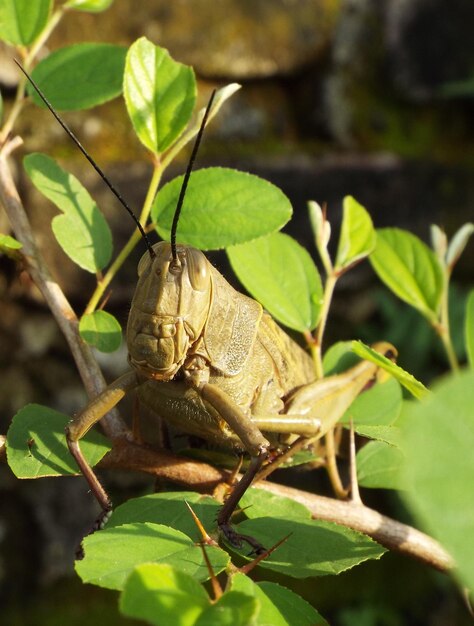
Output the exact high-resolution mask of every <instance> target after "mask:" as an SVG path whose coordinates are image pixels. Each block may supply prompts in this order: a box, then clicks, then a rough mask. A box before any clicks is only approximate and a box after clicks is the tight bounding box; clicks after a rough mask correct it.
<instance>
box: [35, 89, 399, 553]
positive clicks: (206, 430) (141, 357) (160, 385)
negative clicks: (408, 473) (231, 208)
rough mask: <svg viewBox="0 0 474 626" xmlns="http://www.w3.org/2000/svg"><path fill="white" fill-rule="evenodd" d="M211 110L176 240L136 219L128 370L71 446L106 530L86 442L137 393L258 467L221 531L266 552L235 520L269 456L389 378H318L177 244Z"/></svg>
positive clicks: (95, 403) (293, 348) (276, 331)
mask: <svg viewBox="0 0 474 626" xmlns="http://www.w3.org/2000/svg"><path fill="white" fill-rule="evenodd" d="M30 80H31V79H30ZM31 82H32V84H33V86H34V87H35V88H36V89H37V91H38V93H39V95H40V96H41V97H42V98H43V100H44V101H45V103H46V105H47V106H48V107H49V108H50V109H51V106H50V105H49V103H48V102H47V100H46V99H45V97H44V96H43V94H42V93H41V91H40V90H39V89H38V88H37V86H36V85H35V84H34V82H33V81H31ZM211 105H212V98H211V100H210V102H209V104H208V107H207V109H206V113H205V115H204V118H203V121H202V124H201V128H200V130H199V132H198V135H197V138H196V142H195V145H194V148H193V153H192V156H191V159H190V163H189V165H188V168H187V171H186V175H185V178H184V181H183V185H182V189H181V192H180V198H179V200H178V205H177V209H176V213H175V217H174V222H173V227H172V230H171V243H167V242H163V241H162V242H159V243H156V244H154V245H151V244H150V243H149V241H148V239H147V236H146V234H145V233H144V232H143V228H142V227H141V226H140V225H139V223H138V220H136V218H134V219H135V222H136V223H137V225H138V227H139V228H140V230H141V232H142V235H143V237H144V239H145V243H146V244H147V248H148V250H147V252H145V254H144V255H143V256H142V258H141V260H140V262H139V264H138V283H137V287H136V290H135V295H134V296H133V300H132V305H131V310H130V314H129V318H128V324H127V331H126V338H127V346H128V353H129V363H130V366H131V369H130V371H128V372H127V373H125V374H123V375H122V376H120V377H119V378H118V379H117V380H116V381H114V382H113V383H111V384H110V385H109V386H108V387H107V388H106V389H105V390H104V391H103V392H102V393H101V394H99V395H98V396H97V397H96V398H95V399H93V400H92V401H91V402H90V403H89V404H88V405H87V406H86V407H85V408H84V409H83V410H82V411H81V412H80V413H78V414H77V415H76V416H75V417H74V418H73V419H72V421H71V422H70V424H69V425H68V427H67V429H66V439H67V444H68V447H69V449H70V451H71V453H72V455H73V456H74V458H75V460H76V462H77V464H78V466H79V468H80V469H81V471H82V473H83V474H84V476H85V478H86V479H87V481H88V483H89V485H90V487H91V490H92V491H93V493H94V495H95V496H96V498H97V500H98V502H99V504H100V505H101V507H102V509H103V515H102V516H101V518H100V521H98V522H97V524H98V526H101V525H102V524H103V523H104V521H105V520H106V518H107V516H108V515H109V513H110V511H111V509H112V503H111V501H110V499H109V497H108V495H107V493H106V491H105V490H104V488H103V487H102V485H101V483H100V482H99V480H98V478H97V477H96V475H95V474H94V472H93V470H92V469H91V467H90V466H89V465H88V463H87V461H86V460H85V458H84V457H83V455H82V452H81V449H80V447H79V441H80V440H81V438H82V437H83V436H84V435H85V434H86V432H87V431H88V430H89V429H90V428H91V427H92V426H93V425H94V424H96V423H97V422H98V421H99V420H100V419H101V418H102V417H103V416H104V415H105V414H106V413H107V412H108V411H109V410H111V409H112V408H113V407H114V406H115V405H116V404H117V403H118V402H119V401H120V400H121V399H122V398H123V397H124V396H125V395H126V394H128V393H130V392H132V391H134V392H135V393H136V394H137V396H138V399H139V401H140V403H142V404H144V405H145V406H147V407H148V408H149V409H150V410H151V411H152V412H153V413H155V414H156V415H157V416H159V417H160V418H162V419H163V420H165V422H167V423H170V424H172V425H173V426H175V427H176V428H177V429H179V430H180V431H182V432H184V433H187V434H190V435H198V436H199V437H202V438H204V439H207V440H208V441H211V442H213V443H216V444H219V445H221V446H225V447H230V448H233V449H237V450H240V451H245V452H246V453H248V454H249V456H250V464H249V466H248V469H247V470H246V471H245V473H244V474H243V476H242V478H241V479H240V481H239V482H238V483H237V484H236V485H235V486H234V487H233V489H232V491H231V493H230V495H229V497H228V498H227V499H226V501H225V503H224V505H223V506H222V508H221V509H220V512H219V514H218V518H217V526H218V528H219V529H220V531H221V532H222V533H223V534H224V536H225V537H226V538H227V540H228V541H229V542H230V543H231V544H232V545H234V546H236V547H240V546H241V545H242V542H244V541H245V542H246V543H248V544H249V545H250V546H251V547H252V548H253V550H254V551H256V552H261V551H262V550H263V548H262V546H261V545H260V544H259V543H258V541H256V540H255V539H254V538H252V537H249V536H246V535H240V534H239V533H237V532H236V531H235V530H234V529H233V527H232V525H231V523H230V519H231V515H232V513H233V512H234V510H235V509H236V507H237V505H238V502H239V500H240V498H241V497H242V495H243V494H244V492H245V491H246V489H247V488H248V487H249V486H250V484H251V483H252V482H253V480H254V478H255V477H256V476H257V474H258V472H259V471H260V470H261V468H262V466H263V465H264V463H265V461H266V460H267V458H268V456H269V454H270V452H275V453H277V454H278V453H282V452H283V451H285V450H287V449H288V446H289V445H290V444H291V443H292V442H294V441H295V439H297V438H299V440H300V441H301V440H302V439H303V440H304V441H308V442H309V441H313V440H317V439H319V438H321V437H323V436H324V435H325V434H326V433H327V432H328V431H329V430H330V429H332V428H333V427H334V426H335V425H336V424H337V422H338V421H339V420H340V418H341V417H342V415H343V414H344V413H345V411H346V410H347V409H348V407H349V406H350V405H351V403H352V401H353V400H354V399H355V398H356V397H357V395H358V394H359V393H360V392H361V391H362V390H363V389H364V388H366V387H367V386H368V385H370V384H371V383H372V382H373V381H375V380H377V378H378V377H379V373H380V372H379V369H378V368H377V366H376V365H374V364H373V363H370V362H368V361H362V362H360V363H359V364H357V365H355V366H354V367H352V368H351V369H349V370H348V371H346V372H344V373H343V374H338V375H334V376H330V377H327V378H324V379H319V380H317V379H316V377H315V371H314V365H313V362H312V359H311V358H310V356H309V355H308V354H307V352H306V351H305V350H303V349H302V348H301V347H300V346H299V345H298V344H297V343H296V342H294V341H293V340H292V339H291V338H290V337H289V336H288V335H287V334H286V333H285V332H284V331H283V330H282V329H281V328H280V327H279V326H278V325H277V324H276V323H275V322H274V320H273V319H272V317H271V316H270V315H269V314H268V313H267V312H266V311H264V310H263V307H262V306H261V305H260V304H259V303H258V302H257V301H255V300H253V299H252V298H250V297H247V296H245V295H243V294H241V293H239V292H238V291H236V290H235V289H233V288H232V287H231V286H230V285H229V283H228V282H227V281H226V280H225V278H224V277H223V276H222V275H221V274H220V273H219V272H218V271H217V270H216V269H215V268H214V267H213V266H212V265H211V263H210V262H209V261H208V260H207V258H206V256H205V255H204V254H203V253H202V252H201V251H200V250H197V249H195V248H192V247H190V246H186V245H178V244H176V232H177V226H178V219H179V212H180V209H181V206H182V203H183V199H184V195H185V190H186V185H187V182H188V180H189V177H190V175H191V169H192V165H193V162H194V159H195V156H196V153H197V148H198V145H199V142H200V139H201V136H202V132H203V130H204V127H205V125H206V121H207V117H208V114H209V111H210V108H211ZM51 110H52V109H51ZM52 112H53V114H54V115H55V117H56V118H57V119H58V121H60V123H61V124H62V125H63V127H65V124H64V122H62V120H61V119H60V118H59V117H58V116H57V114H56V112H55V111H53V110H52ZM65 129H66V130H67V132H68V133H69V134H70V136H71V137H72V138H73V140H74V141H76V142H78V140H77V139H76V138H75V136H74V135H72V132H71V131H70V130H69V129H67V127H65ZM79 147H80V149H81V150H82V151H83V152H84V150H83V148H82V146H81V145H80V144H79ZM86 156H87V158H88V159H89V161H91V158H90V157H89V155H87V154H86ZM91 162H92V161H91ZM92 163H93V165H94V167H95V168H96V170H97V171H98V172H99V174H101V176H102V177H103V178H104V176H103V174H102V173H101V171H100V169H99V168H98V166H97V165H96V164H95V162H92ZM106 182H107V184H109V186H110V187H111V185H110V183H108V181H107V180H106ZM112 191H114V189H113V188H112ZM114 193H115V191H114ZM119 199H121V198H119ZM122 203H123V202H122ZM125 206H126V208H127V210H129V209H128V206H127V205H126V203H125ZM132 215H133V214H132ZM374 348H375V349H376V350H378V351H379V352H381V353H382V354H384V355H386V356H389V357H393V356H394V355H395V354H396V351H395V349H394V348H393V346H391V345H390V344H388V343H383V342H382V343H379V344H376V345H375V346H374ZM277 464H278V462H275V466H276V465H277Z"/></svg>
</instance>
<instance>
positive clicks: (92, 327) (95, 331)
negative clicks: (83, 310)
mask: <svg viewBox="0 0 474 626" xmlns="http://www.w3.org/2000/svg"><path fill="white" fill-rule="evenodd" d="M79 334H80V335H81V337H82V339H83V340H84V341H85V342H86V343H88V344H89V345H91V346H94V347H96V348H97V350H100V351H101V352H114V351H115V350H117V349H118V348H119V347H120V344H121V343H122V328H121V326H120V324H119V323H118V321H117V319H116V318H115V317H114V316H113V315H111V314H110V313H107V312H106V311H94V312H93V313H87V314H85V315H83V316H82V317H81V319H80V322H79Z"/></svg>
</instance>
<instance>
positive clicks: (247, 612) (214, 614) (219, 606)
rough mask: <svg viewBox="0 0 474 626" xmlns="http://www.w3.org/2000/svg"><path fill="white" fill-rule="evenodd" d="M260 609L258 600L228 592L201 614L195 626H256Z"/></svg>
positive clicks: (237, 592)
mask: <svg viewBox="0 0 474 626" xmlns="http://www.w3.org/2000/svg"><path fill="white" fill-rule="evenodd" d="M259 608H260V607H259V603H258V600H257V599H256V598H253V597H252V596H248V595H246V594H244V593H241V592H240V591H227V592H226V593H224V594H223V595H222V596H221V597H220V598H219V599H218V600H217V602H216V603H215V604H211V605H210V606H209V607H208V608H207V609H205V610H204V611H203V612H202V613H201V615H200V616H199V617H198V619H197V620H196V623H195V626H255V624H256V621H255V619H256V617H257V614H258V610H259Z"/></svg>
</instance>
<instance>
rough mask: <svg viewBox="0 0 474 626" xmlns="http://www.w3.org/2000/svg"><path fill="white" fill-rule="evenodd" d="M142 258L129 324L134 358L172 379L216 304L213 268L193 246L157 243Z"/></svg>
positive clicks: (154, 374)
mask: <svg viewBox="0 0 474 626" xmlns="http://www.w3.org/2000/svg"><path fill="white" fill-rule="evenodd" d="M153 251H154V253H155V255H156V256H155V257H154V258H151V256H150V254H148V252H147V253H145V254H144V255H143V257H142V258H141V260H140V262H139V264H138V283H137V287H136V290H135V295H134V297H133V300H132V305H131V309H130V315H129V318H128V325H127V345H128V351H129V360H130V363H131V365H132V366H133V367H135V368H137V369H138V370H139V371H140V372H141V373H142V374H144V375H145V376H147V377H149V378H155V379H157V380H170V379H172V378H173V377H174V376H175V374H176V373H177V371H178V370H179V369H180V367H181V366H182V365H183V363H184V361H185V359H186V356H187V354H188V351H189V349H190V348H191V346H193V345H194V344H195V343H196V341H197V340H198V339H199V337H200V336H201V334H202V331H203V329H204V325H205V322H206V320H207V318H208V314H209V307H210V304H211V295H212V294H211V272H210V266H209V261H208V260H207V259H206V257H205V256H204V254H203V253H202V252H201V251H199V250H196V249H195V248H191V247H190V246H183V245H179V246H177V247H176V252H177V259H173V255H172V251H171V246H170V244H169V243H167V242H164V241H161V242H160V243H157V244H155V245H154V246H153Z"/></svg>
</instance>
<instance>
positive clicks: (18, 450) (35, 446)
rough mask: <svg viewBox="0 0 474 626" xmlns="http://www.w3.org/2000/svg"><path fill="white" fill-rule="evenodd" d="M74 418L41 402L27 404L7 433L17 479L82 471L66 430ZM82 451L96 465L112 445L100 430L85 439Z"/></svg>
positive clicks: (9, 459) (9, 457) (11, 459)
mask: <svg viewBox="0 0 474 626" xmlns="http://www.w3.org/2000/svg"><path fill="white" fill-rule="evenodd" d="M70 421H71V418H70V417H69V416H67V415H64V414H63V413H59V412H58V411H54V410H53V409H50V408H48V407H46V406H41V405H40V404H27V405H26V406H25V407H23V408H22V409H20V411H18V413H17V414H16V415H15V416H14V417H13V420H12V423H11V425H10V428H9V429H8V433H7V459H8V463H9V465H10V467H11V469H12V472H13V473H14V474H15V476H16V477H17V478H43V477H44V476H60V475H64V474H78V473H79V468H78V467H77V465H76V462H75V461H74V459H73V457H72V456H71V453H70V452H69V450H68V447H67V445H66V436H65V434H64V430H65V428H66V425H67V424H68V423H69V422H70ZM80 445H81V451H82V453H83V455H84V457H85V458H86V460H87V462H88V463H89V465H91V466H94V465H95V464H96V463H98V462H99V461H100V459H101V458H102V457H103V456H104V455H105V454H106V452H108V451H109V450H110V448H111V446H110V443H109V442H108V440H107V439H106V438H105V437H103V436H102V435H101V434H100V433H98V432H96V431H92V430H91V431H89V432H88V433H87V435H86V436H85V437H84V438H83V439H81V444H80Z"/></svg>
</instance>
